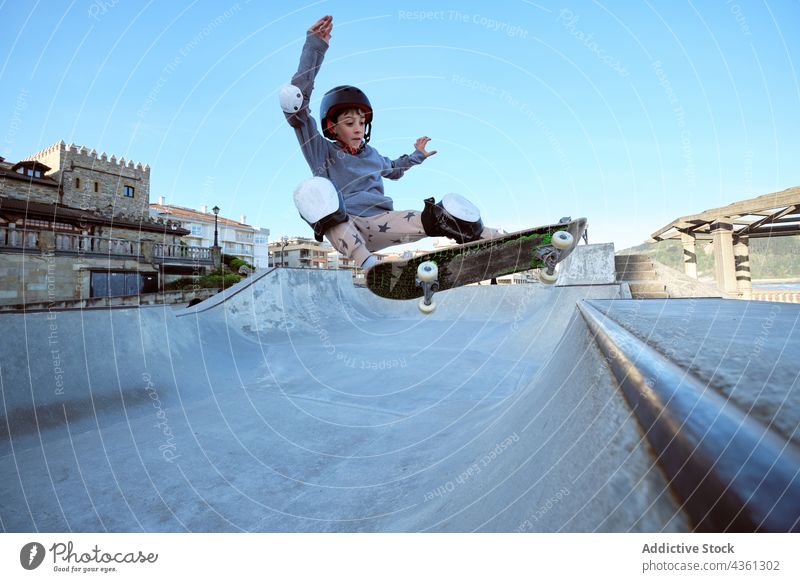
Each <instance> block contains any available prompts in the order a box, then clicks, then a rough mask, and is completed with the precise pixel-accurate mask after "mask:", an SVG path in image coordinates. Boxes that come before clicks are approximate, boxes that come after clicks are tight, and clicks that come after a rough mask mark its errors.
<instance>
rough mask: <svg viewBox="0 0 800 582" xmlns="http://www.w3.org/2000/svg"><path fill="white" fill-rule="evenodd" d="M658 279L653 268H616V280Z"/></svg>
mask: <svg viewBox="0 0 800 582" xmlns="http://www.w3.org/2000/svg"><path fill="white" fill-rule="evenodd" d="M657 279H658V275H657V274H656V272H655V270H654V269H649V270H641V271H629V270H625V271H620V270H617V281H655V280H657Z"/></svg>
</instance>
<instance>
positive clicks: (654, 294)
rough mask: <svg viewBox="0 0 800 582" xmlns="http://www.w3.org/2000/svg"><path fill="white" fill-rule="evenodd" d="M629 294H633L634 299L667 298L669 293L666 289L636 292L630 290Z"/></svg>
mask: <svg viewBox="0 0 800 582" xmlns="http://www.w3.org/2000/svg"><path fill="white" fill-rule="evenodd" d="M631 296H633V298H634V299H669V293H667V292H666V291H650V292H646V291H645V292H642V291H640V292H638V293H634V292H633V291H631Z"/></svg>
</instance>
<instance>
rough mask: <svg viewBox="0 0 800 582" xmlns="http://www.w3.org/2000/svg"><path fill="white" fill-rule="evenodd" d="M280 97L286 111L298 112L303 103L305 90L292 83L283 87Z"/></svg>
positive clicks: (282, 106) (282, 107)
mask: <svg viewBox="0 0 800 582" xmlns="http://www.w3.org/2000/svg"><path fill="white" fill-rule="evenodd" d="M279 98H280V101H281V109H283V111H284V112H285V113H297V112H298V111H300V106H301V105H303V92H302V91H300V89H298V88H297V87H295V86H294V85H292V84H288V85H284V86H283V87H281V91H280V95H279Z"/></svg>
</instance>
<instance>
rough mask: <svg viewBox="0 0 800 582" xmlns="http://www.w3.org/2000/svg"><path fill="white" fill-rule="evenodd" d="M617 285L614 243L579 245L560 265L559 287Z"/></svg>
mask: <svg viewBox="0 0 800 582" xmlns="http://www.w3.org/2000/svg"><path fill="white" fill-rule="evenodd" d="M612 283H616V269H615V266H614V243H602V244H596V245H578V246H577V247H575V250H573V251H572V253H570V255H569V256H568V257H567V258H566V259H565V260H564V262H563V263H561V265H560V273H559V275H558V283H556V285H557V286H559V287H564V286H567V285H609V284H612Z"/></svg>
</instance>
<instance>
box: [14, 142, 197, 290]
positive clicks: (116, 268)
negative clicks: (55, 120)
mask: <svg viewBox="0 0 800 582" xmlns="http://www.w3.org/2000/svg"><path fill="white" fill-rule="evenodd" d="M149 196H150V167H149V166H147V165H145V166H142V164H141V163H139V164H136V163H134V162H133V161H126V160H125V159H124V158H119V159H117V158H116V156H113V155H112V156H110V157H109V156H107V155H106V154H105V153H102V154H99V155H98V154H97V152H96V151H94V150H89V149H88V148H85V147H79V146H76V145H69V146H68V145H66V144H65V143H64V142H63V141H61V142H59V143H57V144H54V145H52V146H50V147H49V148H46V149H45V150H42V151H41V152H38V153H36V154H34V155H32V156H30V157H28V158H27V159H25V160H22V161H20V162H17V163H12V162H8V161H6V160H5V159H3V158H0V304H6V305H8V304H25V303H43V302H48V301H51V302H52V301H61V300H68V299H86V298H89V297H98V296H109V295H136V294H139V293H147V292H155V291H157V290H159V289H160V288H161V286H162V285H163V283H164V282H167V281H168V280H169V279H170V278H174V277H178V276H180V275H184V274H191V273H192V272H200V271H204V270H205V269H206V268H208V267H211V266H212V260H211V254H210V251H209V249H193V250H192V249H188V248H187V247H186V245H185V244H181V237H182V236H184V235H186V234H188V233H189V231H187V230H186V229H184V228H183V227H182V226H181V224H180V223H179V222H175V221H164V220H153V219H151V218H150V216H149V202H150V201H149Z"/></svg>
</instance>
